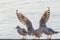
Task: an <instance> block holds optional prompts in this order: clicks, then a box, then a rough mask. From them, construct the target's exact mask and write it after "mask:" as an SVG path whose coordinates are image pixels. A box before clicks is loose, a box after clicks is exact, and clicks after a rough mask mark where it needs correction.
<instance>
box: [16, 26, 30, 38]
mask: <svg viewBox="0 0 60 40" xmlns="http://www.w3.org/2000/svg"><path fill="white" fill-rule="evenodd" d="M15 29H17V32H18V33H19V34H20V35H23V39H25V38H26V35H27V34H28V35H29V32H27V31H26V30H25V29H23V28H21V27H20V26H17V27H16V28H15Z"/></svg>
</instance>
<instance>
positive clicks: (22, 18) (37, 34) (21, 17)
mask: <svg viewBox="0 0 60 40" xmlns="http://www.w3.org/2000/svg"><path fill="white" fill-rule="evenodd" d="M16 15H17V17H18V19H19V21H20V22H21V23H22V24H24V25H26V27H27V29H28V31H29V34H30V35H34V36H35V37H37V38H39V37H41V34H42V30H41V28H38V29H36V30H34V28H33V26H32V23H31V21H30V20H29V19H28V18H27V17H25V16H24V15H22V14H21V13H18V10H16Z"/></svg>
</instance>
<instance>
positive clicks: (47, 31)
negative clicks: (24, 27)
mask: <svg viewBox="0 0 60 40" xmlns="http://www.w3.org/2000/svg"><path fill="white" fill-rule="evenodd" d="M41 27H43V33H44V34H46V35H47V39H51V37H52V35H53V34H57V33H60V32H58V31H54V30H53V29H52V28H49V27H47V25H46V24H43V25H42V26H41Z"/></svg>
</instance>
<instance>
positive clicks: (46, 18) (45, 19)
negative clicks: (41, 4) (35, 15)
mask: <svg viewBox="0 0 60 40" xmlns="http://www.w3.org/2000/svg"><path fill="white" fill-rule="evenodd" d="M49 17H50V8H49V7H48V10H46V11H45V12H44V14H43V16H42V17H41V20H40V21H39V23H40V25H42V24H46V23H47V21H48V19H49Z"/></svg>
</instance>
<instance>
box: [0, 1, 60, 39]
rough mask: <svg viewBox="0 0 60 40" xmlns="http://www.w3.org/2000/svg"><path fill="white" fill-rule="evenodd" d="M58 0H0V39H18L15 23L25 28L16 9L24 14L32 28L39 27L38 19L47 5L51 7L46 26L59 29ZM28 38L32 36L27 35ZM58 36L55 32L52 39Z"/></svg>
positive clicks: (59, 7) (59, 9)
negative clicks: (18, 17)
mask: <svg viewBox="0 0 60 40" xmlns="http://www.w3.org/2000/svg"><path fill="white" fill-rule="evenodd" d="M59 4H60V0H53V1H52V0H0V39H20V38H22V35H19V34H18V33H17V31H16V29H14V28H15V27H16V26H17V25H20V26H21V27H23V28H26V27H25V25H23V24H21V23H20V22H19V20H18V19H17V16H16V9H18V10H19V12H21V13H22V14H24V15H25V16H26V17H27V18H28V19H30V21H31V22H32V24H33V27H34V29H37V28H38V27H39V20H40V18H41V16H42V15H43V13H44V11H45V10H46V9H47V6H49V7H50V9H51V15H50V19H49V21H48V22H47V25H48V27H50V28H52V29H54V30H56V31H60V24H59V23H60V19H59V17H60V5H59ZM27 38H28V39H31V38H33V37H32V36H27ZM46 38H47V36H46V35H45V34H43V36H42V37H41V39H46ZM58 38H60V34H55V35H53V36H52V39H58Z"/></svg>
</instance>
